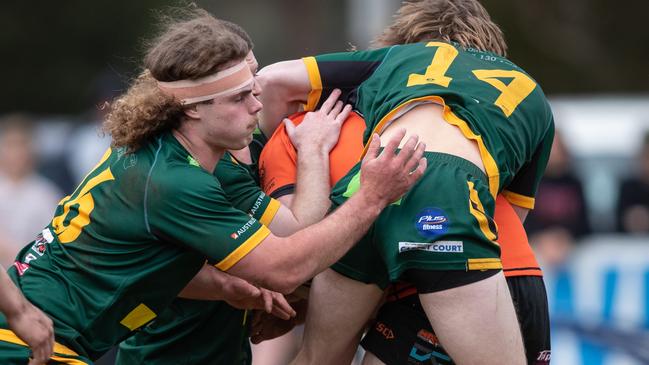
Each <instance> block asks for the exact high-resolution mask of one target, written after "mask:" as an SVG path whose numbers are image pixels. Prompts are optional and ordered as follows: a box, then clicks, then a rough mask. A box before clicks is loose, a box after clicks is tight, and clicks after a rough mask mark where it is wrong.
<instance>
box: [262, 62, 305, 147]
mask: <svg viewBox="0 0 649 365" xmlns="http://www.w3.org/2000/svg"><path fill="white" fill-rule="evenodd" d="M256 81H257V82H259V85H260V86H261V88H262V89H263V90H264V91H263V92H262V93H261V95H260V101H261V102H262V104H264V108H263V109H262V111H261V113H260V124H259V127H260V129H261V130H262V131H263V132H264V134H265V135H266V136H269V137H270V136H271V135H272V134H273V132H274V131H275V128H277V126H278V125H279V123H281V122H282V119H283V118H286V117H287V116H288V115H290V114H292V113H295V112H297V111H298V109H299V106H300V104H306V101H307V96H308V94H309V91H310V90H311V84H310V82H309V75H308V73H307V70H306V67H305V66H304V63H303V62H302V61H301V60H293V61H284V62H278V63H274V64H271V65H268V66H266V67H264V68H263V69H261V70H260V71H259V73H258V76H257V77H256Z"/></svg>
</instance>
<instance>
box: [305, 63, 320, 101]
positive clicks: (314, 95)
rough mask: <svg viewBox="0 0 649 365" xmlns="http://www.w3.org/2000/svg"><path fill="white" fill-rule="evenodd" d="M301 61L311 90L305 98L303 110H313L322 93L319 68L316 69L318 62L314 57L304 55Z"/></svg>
mask: <svg viewBox="0 0 649 365" xmlns="http://www.w3.org/2000/svg"><path fill="white" fill-rule="evenodd" d="M302 61H303V62H304V65H305V66H306V72H307V74H308V75H309V82H310V83H311V91H310V92H309V96H308V97H307V99H306V106H305V107H304V110H305V111H313V110H315V107H316V106H317V105H318V101H320V96H321V95H322V79H321V78H320V70H319V69H318V62H316V60H315V57H304V58H303V59H302Z"/></svg>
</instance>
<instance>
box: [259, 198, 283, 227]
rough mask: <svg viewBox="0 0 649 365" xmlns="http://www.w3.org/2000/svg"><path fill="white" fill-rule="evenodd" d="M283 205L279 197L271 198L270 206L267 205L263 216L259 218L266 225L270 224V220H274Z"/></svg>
mask: <svg viewBox="0 0 649 365" xmlns="http://www.w3.org/2000/svg"><path fill="white" fill-rule="evenodd" d="M281 206H282V204H281V203H280V202H279V201H278V200H277V199H273V198H271V199H270V202H269V203H268V206H267V207H266V210H265V211H264V214H262V215H261V218H259V223H261V224H263V225H265V226H268V225H270V222H272V221H273V218H275V214H277V211H278V210H279V207H281Z"/></svg>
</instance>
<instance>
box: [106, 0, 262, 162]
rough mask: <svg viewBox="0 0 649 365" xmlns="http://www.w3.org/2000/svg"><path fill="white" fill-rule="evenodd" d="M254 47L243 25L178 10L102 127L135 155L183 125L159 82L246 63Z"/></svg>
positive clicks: (178, 108) (200, 12) (174, 102)
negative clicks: (148, 143)
mask: <svg viewBox="0 0 649 365" xmlns="http://www.w3.org/2000/svg"><path fill="white" fill-rule="evenodd" d="M251 48H252V42H251V41H250V37H249V36H248V35H247V33H246V32H245V31H244V30H243V29H242V28H241V27H239V26H238V25H236V24H234V23H231V22H228V21H224V20H220V19H216V18H214V17H213V16H212V15H210V14H209V13H208V12H207V11H205V10H202V9H198V8H195V7H194V8H191V9H188V10H178V9H176V14H175V16H174V17H171V16H166V17H165V18H163V31H162V32H161V34H160V35H159V36H158V37H156V38H155V39H154V40H153V41H152V42H151V43H150V44H149V46H148V51H147V53H146V56H145V58H144V67H145V70H144V71H143V72H141V73H140V75H139V76H138V77H137V78H136V79H135V80H134V81H133V82H132V84H131V86H130V87H129V89H128V90H127V91H126V93H125V94H124V95H122V96H121V97H119V98H117V99H116V100H114V101H113V103H112V104H111V105H110V106H109V113H108V115H107V117H106V120H105V121H104V124H103V126H102V129H103V131H104V132H105V133H107V134H109V135H110V136H111V137H112V146H113V147H126V149H127V150H128V151H129V152H133V151H135V150H137V149H139V148H140V147H142V146H143V145H144V144H145V143H146V142H147V141H149V140H151V139H152V138H154V137H156V136H158V135H159V134H161V133H162V132H164V131H169V130H172V129H174V128H177V127H178V126H179V125H180V124H181V123H182V121H183V116H184V108H185V107H183V106H182V105H181V103H180V101H179V100H177V99H174V98H173V97H172V96H169V95H166V94H164V93H162V92H161V91H160V89H159V88H158V85H157V81H177V80H188V79H189V80H195V79H198V78H201V77H204V76H207V75H210V74H213V73H215V72H217V71H219V70H220V69H222V68H223V67H225V66H226V65H228V64H229V63H231V62H232V61H238V60H243V59H244V58H245V57H246V55H247V54H248V52H249V51H250V50H251Z"/></svg>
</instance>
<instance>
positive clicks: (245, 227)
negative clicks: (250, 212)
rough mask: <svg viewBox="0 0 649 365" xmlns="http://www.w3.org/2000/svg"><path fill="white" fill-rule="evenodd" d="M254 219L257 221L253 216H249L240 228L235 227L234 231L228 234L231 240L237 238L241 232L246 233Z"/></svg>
mask: <svg viewBox="0 0 649 365" xmlns="http://www.w3.org/2000/svg"><path fill="white" fill-rule="evenodd" d="M256 221H257V220H256V219H255V218H250V219H249V220H248V221H247V222H246V224H244V225H243V226H241V228H239V229H237V231H236V232H232V233H231V234H230V237H231V238H232V239H233V240H236V239H237V238H239V236H241V235H242V234H244V233H246V231H248V230H249V229H250V227H252V225H253V224H254V223H255V222H256Z"/></svg>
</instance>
